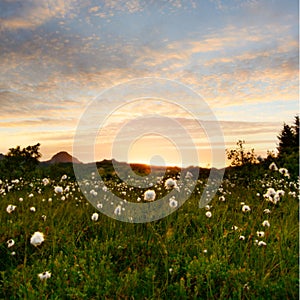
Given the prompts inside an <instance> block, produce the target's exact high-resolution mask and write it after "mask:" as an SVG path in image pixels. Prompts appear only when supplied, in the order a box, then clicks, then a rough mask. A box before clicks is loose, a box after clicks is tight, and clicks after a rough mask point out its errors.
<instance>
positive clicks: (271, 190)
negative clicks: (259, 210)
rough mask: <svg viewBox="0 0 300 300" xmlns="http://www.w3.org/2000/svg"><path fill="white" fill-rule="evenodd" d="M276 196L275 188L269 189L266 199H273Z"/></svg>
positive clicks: (265, 195)
mask: <svg viewBox="0 0 300 300" xmlns="http://www.w3.org/2000/svg"><path fill="white" fill-rule="evenodd" d="M275 195H276V191H275V190H274V189H273V188H268V189H267V192H266V193H265V194H264V197H265V198H268V197H273V196H275Z"/></svg>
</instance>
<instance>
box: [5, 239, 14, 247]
mask: <svg viewBox="0 0 300 300" xmlns="http://www.w3.org/2000/svg"><path fill="white" fill-rule="evenodd" d="M6 243H7V248H10V247H12V246H13V245H14V244H15V241H14V240H13V239H10V240H8V241H7V242H6Z"/></svg>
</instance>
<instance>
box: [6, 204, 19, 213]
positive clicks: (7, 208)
mask: <svg viewBox="0 0 300 300" xmlns="http://www.w3.org/2000/svg"><path fill="white" fill-rule="evenodd" d="M16 208H17V206H16V205H12V204H9V205H8V206H7V207H6V211H7V212H8V213H9V214H11V213H12V212H13V211H15V210H16Z"/></svg>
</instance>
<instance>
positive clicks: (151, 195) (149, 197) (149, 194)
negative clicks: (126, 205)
mask: <svg viewBox="0 0 300 300" xmlns="http://www.w3.org/2000/svg"><path fill="white" fill-rule="evenodd" d="M155 197H156V194H155V191H154V190H147V191H146V192H145V193H144V200H145V201H154V200H155Z"/></svg>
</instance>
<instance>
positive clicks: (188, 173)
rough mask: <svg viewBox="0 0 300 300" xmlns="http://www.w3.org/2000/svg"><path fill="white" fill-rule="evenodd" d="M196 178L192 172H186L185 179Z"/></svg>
mask: <svg viewBox="0 0 300 300" xmlns="http://www.w3.org/2000/svg"><path fill="white" fill-rule="evenodd" d="M193 177H194V175H193V174H192V173H191V172H190V171H187V172H186V175H185V178H186V179H191V178H193Z"/></svg>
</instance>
